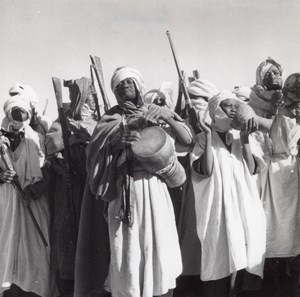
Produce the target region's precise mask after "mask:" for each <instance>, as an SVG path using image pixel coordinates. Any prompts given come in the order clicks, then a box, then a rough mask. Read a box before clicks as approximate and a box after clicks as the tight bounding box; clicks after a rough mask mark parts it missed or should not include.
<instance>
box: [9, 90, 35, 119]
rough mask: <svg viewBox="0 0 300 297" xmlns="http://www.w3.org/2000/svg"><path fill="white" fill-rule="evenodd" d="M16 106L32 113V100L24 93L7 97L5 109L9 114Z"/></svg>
mask: <svg viewBox="0 0 300 297" xmlns="http://www.w3.org/2000/svg"><path fill="white" fill-rule="evenodd" d="M14 107H19V108H21V109H23V110H25V111H26V112H27V113H28V114H29V115H30V114H31V106H30V102H29V101H28V100H27V97H24V96H23V95H15V96H13V97H11V98H9V99H7V100H6V101H5V102H4V105H3V111H4V113H5V114H6V115H8V114H9V113H10V111H11V110H12V108H14Z"/></svg>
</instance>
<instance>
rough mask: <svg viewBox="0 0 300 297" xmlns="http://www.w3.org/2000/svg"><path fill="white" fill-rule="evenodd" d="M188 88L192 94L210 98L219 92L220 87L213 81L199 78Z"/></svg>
mask: <svg viewBox="0 0 300 297" xmlns="http://www.w3.org/2000/svg"><path fill="white" fill-rule="evenodd" d="M187 90H188V92H189V93H190V94H192V95H195V96H199V97H205V98H207V99H208V100H209V99H210V98H211V97H213V96H214V95H216V94H217V93H218V89H217V87H216V86H215V85H214V84H213V83H211V82H209V81H208V80H205V79H198V78H197V79H195V80H194V81H192V82H191V83H190V84H189V85H188V87H187Z"/></svg>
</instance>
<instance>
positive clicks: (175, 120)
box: [145, 105, 193, 146]
mask: <svg viewBox="0 0 300 297" xmlns="http://www.w3.org/2000/svg"><path fill="white" fill-rule="evenodd" d="M145 119H146V120H149V121H153V120H156V121H158V122H159V121H160V120H162V121H164V122H166V123H167V124H169V125H170V127H171V129H172V130H173V132H174V133H175V135H176V137H177V139H178V140H179V142H180V143H181V144H183V145H187V146H189V145H191V144H192V143H193V137H192V135H191V133H190V132H189V131H188V130H187V129H186V127H185V125H182V122H183V120H182V118H181V117H180V116H179V115H178V114H177V113H176V112H174V111H173V110H171V109H169V108H168V107H161V106H156V105H153V106H151V108H150V109H149V111H148V112H147V113H146V114H145Z"/></svg>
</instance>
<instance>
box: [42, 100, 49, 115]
mask: <svg viewBox="0 0 300 297" xmlns="http://www.w3.org/2000/svg"><path fill="white" fill-rule="evenodd" d="M48 103H49V99H48V98H47V99H46V103H45V107H44V110H43V115H45V114H46V111H47V107H48Z"/></svg>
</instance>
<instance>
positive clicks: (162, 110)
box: [144, 105, 183, 122]
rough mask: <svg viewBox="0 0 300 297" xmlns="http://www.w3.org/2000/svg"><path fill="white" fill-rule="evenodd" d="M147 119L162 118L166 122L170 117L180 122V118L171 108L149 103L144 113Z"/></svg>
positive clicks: (157, 119) (155, 119) (156, 119)
mask: <svg viewBox="0 0 300 297" xmlns="http://www.w3.org/2000/svg"><path fill="white" fill-rule="evenodd" d="M144 118H145V119H146V120H147V121H159V120H163V121H165V122H167V121H168V120H169V119H170V118H173V119H174V120H177V121H180V122H182V121H183V120H182V118H181V117H180V116H179V115H178V114H177V113H176V112H174V111H173V110H171V109H170V108H168V107H165V106H158V105H151V107H150V109H149V110H148V111H147V112H146V113H145V114H144Z"/></svg>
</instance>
